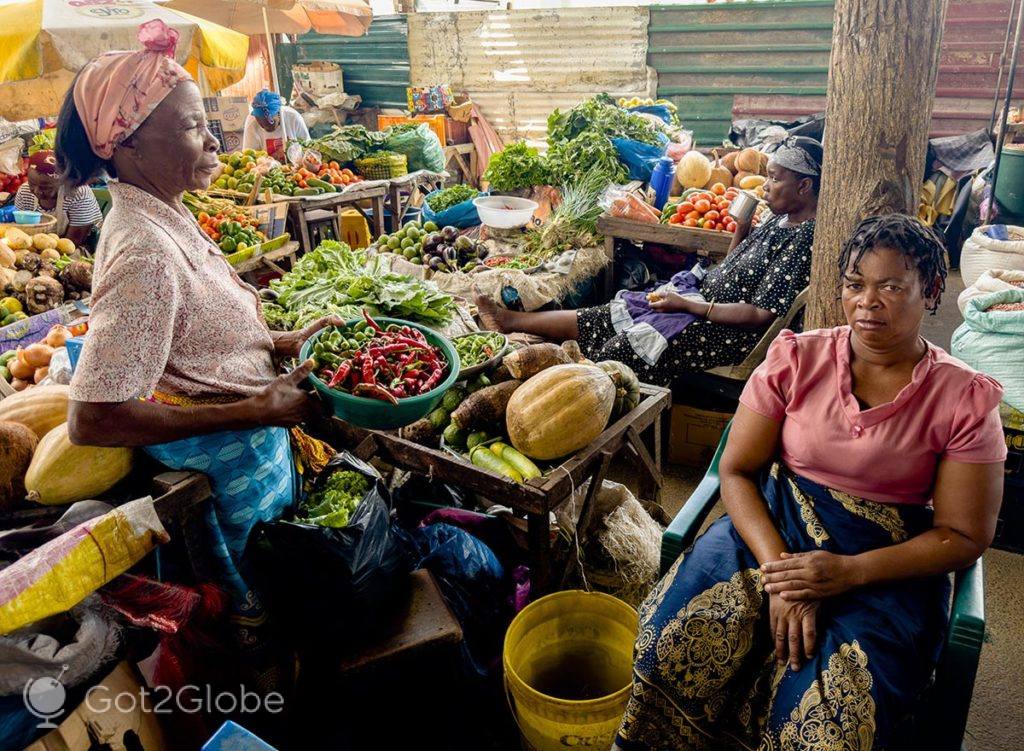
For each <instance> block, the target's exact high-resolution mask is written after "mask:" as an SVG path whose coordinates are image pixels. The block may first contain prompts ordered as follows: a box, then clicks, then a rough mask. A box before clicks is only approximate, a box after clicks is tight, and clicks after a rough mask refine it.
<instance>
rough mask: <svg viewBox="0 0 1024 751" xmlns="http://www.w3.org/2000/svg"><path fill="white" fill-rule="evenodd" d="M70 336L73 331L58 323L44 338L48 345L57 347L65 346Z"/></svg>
mask: <svg viewBox="0 0 1024 751" xmlns="http://www.w3.org/2000/svg"><path fill="white" fill-rule="evenodd" d="M70 337H71V332H70V331H68V330H67V328H65V327H64V326H61V325H60V324H58V325H56V326H54V327H53V328H52V329H50V331H49V333H48V334H47V335H46V338H45V339H44V340H43V342H44V343H45V344H46V345H47V346H49V347H53V348H54V349H57V348H59V347H63V346H64V345H65V344H66V343H67V341H68V339H69V338H70Z"/></svg>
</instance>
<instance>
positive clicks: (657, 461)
mask: <svg viewBox="0 0 1024 751" xmlns="http://www.w3.org/2000/svg"><path fill="white" fill-rule="evenodd" d="M640 393H641V399H640V403H639V404H638V405H637V406H636V407H635V408H634V409H633V410H631V411H630V412H629V413H628V414H625V415H623V416H622V417H620V418H619V419H618V420H616V421H615V422H613V423H612V424H611V425H609V426H608V427H607V428H606V429H605V431H604V432H603V433H601V435H599V436H598V437H597V438H596V439H594V441H592V442H591V444H590V445H589V446H587V447H586V448H584V449H582V450H581V451H579V452H578V453H576V454H575V455H573V456H572V457H570V458H569V459H567V460H566V461H565V462H564V463H563V464H561V465H560V466H558V467H556V468H554V469H553V470H551V471H550V472H549V473H548V474H547V475H546V476H544V477H539V478H537V479H535V480H530V481H529V482H526V483H517V482H515V481H514V480H510V479H508V478H506V477H502V476H500V475H496V474H493V473H491V472H488V471H486V470H484V469H481V468H479V467H477V466H475V465H473V464H470V463H469V461H468V460H464V459H459V458H456V457H454V456H453V455H451V454H449V453H446V452H444V451H441V450H439V449H432V448H429V447H426V446H421V445H419V444H416V443H413V442H411V441H407V440H405V439H403V438H400V437H398V435H397V433H393V432H382V431H377V430H366V429H363V428H359V427H357V426H355V425H352V424H350V423H347V422H343V421H342V420H339V419H337V418H332V419H329V420H326V421H323V422H322V423H321V424H320V426H319V432H320V433H322V436H321V437H323V438H324V439H326V440H327V441H329V442H330V443H331V444H332V445H333V446H335V447H337V448H341V447H343V446H344V447H348V448H349V450H351V451H352V452H353V453H354V454H355V455H356V456H359V457H360V458H362V459H364V460H365V459H369V458H371V457H378V458H380V459H383V460H384V461H386V462H388V463H389V464H392V465H394V466H396V467H401V468H402V469H405V470H409V471H413V472H420V473H423V474H426V475H429V476H430V477H432V478H433V479H435V480H440V481H441V482H446V483H449V484H451V485H453V486H455V487H458V488H460V489H463V490H469V491H473V492H475V493H478V494H480V495H481V496H483V497H485V498H486V499H487V500H489V501H492V502H494V503H497V504H500V505H503V506H508V507H510V508H512V509H513V510H514V511H515V512H516V513H517V514H525V515H526V517H527V539H528V547H529V551H530V556H531V566H532V572H533V579H534V583H535V585H536V586H537V587H538V588H539V590H540V591H548V590H549V589H550V588H551V585H552V583H553V580H552V576H551V574H552V549H551V538H550V522H549V517H550V513H551V511H553V510H554V509H555V508H557V507H558V506H560V505H561V504H562V503H564V502H565V501H567V500H569V498H570V496H571V495H572V493H573V491H574V490H576V489H578V488H580V487H581V486H582V485H583V483H585V482H586V481H587V480H590V487H589V489H588V490H587V494H586V497H585V498H584V500H583V504H582V507H581V510H580V514H579V521H578V525H577V529H579V530H585V529H586V528H587V524H588V522H589V520H590V514H591V511H592V509H593V505H594V499H595V497H596V495H597V492H598V490H599V489H600V488H601V484H602V482H603V481H604V479H605V477H606V475H607V473H608V468H609V466H610V465H611V461H612V458H613V457H615V456H616V455H619V454H624V455H626V456H628V457H629V458H630V459H632V461H633V462H634V465H635V467H636V470H637V475H638V477H639V480H640V495H641V497H645V498H649V499H651V500H654V501H658V500H660V497H661V486H662V483H663V476H662V473H661V436H662V424H663V422H664V420H665V418H666V417H667V415H668V410H669V408H670V407H671V406H672V394H671V392H670V391H669V390H668V389H663V388H659V387H657V386H650V385H647V384H643V385H642V386H641V389H640Z"/></svg>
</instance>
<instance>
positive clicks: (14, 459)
mask: <svg viewBox="0 0 1024 751" xmlns="http://www.w3.org/2000/svg"><path fill="white" fill-rule="evenodd" d="M38 442H39V439H38V438H36V434H35V433H33V432H32V431H31V430H29V429H28V428H26V427H25V426H24V425H21V424H20V423H16V422H0V510H7V509H8V508H9V507H11V506H14V505H16V504H17V503H19V502H20V501H23V500H25V472H26V471H27V470H28V467H29V464H30V463H31V462H32V452H34V451H35V450H36V444H37V443H38Z"/></svg>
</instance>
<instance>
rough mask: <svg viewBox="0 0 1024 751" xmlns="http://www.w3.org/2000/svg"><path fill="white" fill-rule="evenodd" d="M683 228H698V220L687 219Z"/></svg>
mask: <svg viewBox="0 0 1024 751" xmlns="http://www.w3.org/2000/svg"><path fill="white" fill-rule="evenodd" d="M683 226H684V227H696V226H697V220H696V219H690V218H689V217H687V218H686V221H684V222H683Z"/></svg>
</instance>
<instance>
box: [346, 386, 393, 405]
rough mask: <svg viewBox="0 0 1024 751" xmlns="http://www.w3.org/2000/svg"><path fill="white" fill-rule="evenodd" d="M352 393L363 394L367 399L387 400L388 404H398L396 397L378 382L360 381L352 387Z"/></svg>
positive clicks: (355, 394)
mask: <svg viewBox="0 0 1024 751" xmlns="http://www.w3.org/2000/svg"><path fill="white" fill-rule="evenodd" d="M352 394H353V395H354V396H365V397H367V398H369V399H380V400H381V401H382V402H388V403H389V404H398V399H397V398H396V397H395V395H394V394H392V393H391V392H389V391H388V390H387V389H386V388H384V387H383V386H381V385H380V384H378V383H360V384H359V385H358V386H356V387H355V388H354V389H352Z"/></svg>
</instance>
